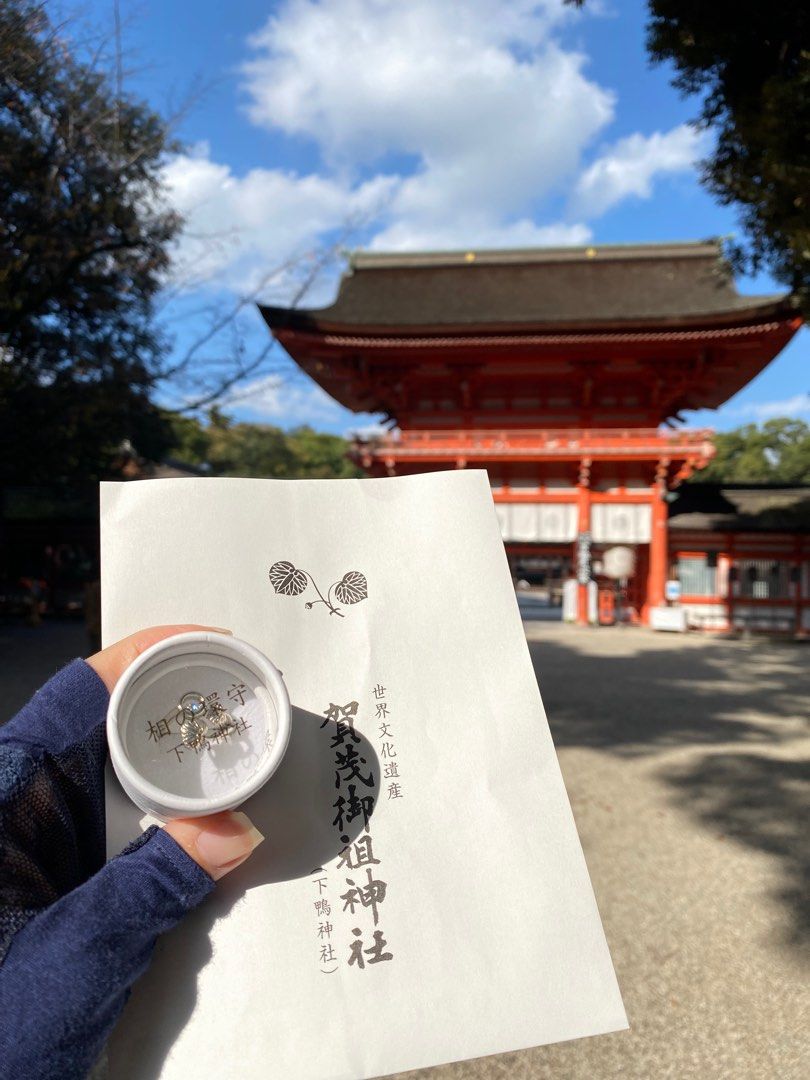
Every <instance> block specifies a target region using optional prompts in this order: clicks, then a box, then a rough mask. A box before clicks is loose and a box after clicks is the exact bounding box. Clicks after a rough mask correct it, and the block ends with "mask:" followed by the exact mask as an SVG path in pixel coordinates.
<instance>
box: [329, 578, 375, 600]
mask: <svg viewBox="0 0 810 1080" xmlns="http://www.w3.org/2000/svg"><path fill="white" fill-rule="evenodd" d="M335 596H336V597H337V599H338V600H339V601H340V603H341V604H357V603H358V602H359V601H360V600H365V599H366V598H367V596H368V582H367V581H366V576H365V574H361V573H360V571H359V570H349V572H348V573H347V574H344V575H343V577H342V578H341V579H340V581H339V582H338V583H337V585H336V586H335Z"/></svg>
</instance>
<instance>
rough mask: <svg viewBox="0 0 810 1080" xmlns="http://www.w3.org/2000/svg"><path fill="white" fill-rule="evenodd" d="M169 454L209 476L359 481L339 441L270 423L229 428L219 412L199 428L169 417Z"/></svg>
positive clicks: (195, 423)
mask: <svg viewBox="0 0 810 1080" xmlns="http://www.w3.org/2000/svg"><path fill="white" fill-rule="evenodd" d="M170 423H171V426H172V429H173V433H174V437H173V450H172V453H173V454H175V455H176V456H177V457H178V458H180V459H182V460H183V461H185V462H187V463H188V464H190V465H206V466H208V468H209V469H210V470H211V473H212V475H214V476H266V477H281V478H283V479H302V478H309V479H334V478H338V477H351V476H362V475H363V473H362V471H361V470H360V469H358V468H357V467H356V466H354V465H352V463H351V462H350V461H349V460H348V459H347V457H346V451H347V449H348V447H347V443H346V440H345V439H342V438H341V437H340V436H338V435H326V434H322V433H320V432H316V431H313V430H312V428H310V427H298V428H293V430H292V431H283V430H282V429H281V428H278V427H273V426H272V425H270V424H249V423H235V422H234V421H233V420H231V419H230V418H229V417H227V416H225V415H224V413H222V412H221V411H220V410H219V409H217V408H214V409H212V410H211V411H210V412H209V414H208V424H207V425H203V424H201V423H200V422H199V421H198V420H196V419H194V418H192V417H184V416H171V417H170Z"/></svg>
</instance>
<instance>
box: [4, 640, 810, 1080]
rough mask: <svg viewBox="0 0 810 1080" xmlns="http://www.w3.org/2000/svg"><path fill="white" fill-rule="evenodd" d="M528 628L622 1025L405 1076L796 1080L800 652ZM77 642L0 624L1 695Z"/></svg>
mask: <svg viewBox="0 0 810 1080" xmlns="http://www.w3.org/2000/svg"><path fill="white" fill-rule="evenodd" d="M526 632H527V636H528V638H529V646H530V650H531V654H532V659H533V661H534V664H535V669H536V671H537V673H538V678H539V681H540V687H541V690H542V692H543V698H544V701H545V704H546V710H547V712H548V715H549V719H550V722H551V728H552V732H553V734H554V738H555V741H556V744H557V747H558V750H559V754H560V760H561V763H562V768H563V773H564V774H565V779H566V783H567V785H568V791H569V795H570V797H571V802H572V805H573V808H574V813H575V815H576V819H577V824H578V826H579V831H580V836H581V838H582V843H583V846H584V848H585V855H586V857H587V860H588V865H589V867H590V871H591V876H592V878H593V883H594V888H595V890H596V896H597V899H598V901H599V905H600V908H601V911H602V916H603V919H604V923H605V930H606V932H607V936H608V941H609V943H610V947H611V950H612V953H613V958H614V962H615V964H616V970H617V973H618V977H619V983H620V985H621V987H622V990H623V993H624V997H625V1004H626V1006H627V1011H628V1014H629V1016H630V1022H631V1024H632V1030H631V1031H630V1032H626V1033H620V1034H617V1035H609V1036H603V1037H601V1038H597V1039H585V1040H579V1041H577V1042H573V1043H566V1044H562V1045H558V1046H553V1047H546V1048H541V1049H537V1050H529V1051H524V1052H520V1053H517V1054H507V1055H502V1056H499V1057H493V1058H484V1059H481V1060H479V1061H477V1062H462V1063H460V1064H458V1065H450V1066H444V1067H442V1068H439V1069H427V1070H421V1071H417V1072H414V1073H408V1074H407V1076H408V1078H410V1080H423V1078H424V1080H428V1078H429V1080H462V1078H464V1080H493V1078H495V1077H509V1078H510V1080H528V1078H532V1080H546V1078H548V1080H552V1078H553V1080H614V1078H616V1080H618V1078H621V1080H659V1078H672V1080H692V1078H696V1080H721V1078H722V1080H725V1078H728V1080H775V1078H778V1080H799V1078H800V1077H801V1078H802V1080H804V1078H806V1077H807V1076H810V1042H809V1040H810V989H809V987H810V979H809V978H808V976H809V975H810V908H809V907H808V901H807V898H808V893H809V892H810V890H809V889H808V884H809V882H808V878H809V877H810V843H809V841H808V837H810V828H808V823H809V822H810V813H808V810H810V806H808V777H809V775H810V720H809V719H808V715H809V714H810V647H807V646H797V645H789V644H778V643H767V642H766V643H763V642H759V641H757V642H726V641H718V640H711V639H704V638H700V637H684V638H682V637H674V636H673V637H670V636H663V635H653V634H650V633H648V632H646V631H641V630H630V629H628V630H577V629H575V628H571V627H567V626H562V625H559V624H557V625H554V624H551V623H544V622H527V623H526ZM83 651H84V639H83V631H82V627H81V625H79V624H69V623H65V624H50V625H48V624H46V625H45V626H43V627H41V628H39V629H28V628H16V629H14V630H13V631H12V630H10V629H9V628H8V627H2V626H0V694H2V699H3V701H4V704H5V705H6V706H8V704H9V702H11V703H13V704H14V705H15V706H16V705H19V704H21V703H22V701H24V700H25V697H26V696H27V695H28V693H29V692H30V690H31V689H32V688H33V687H34V686H36V685H37V684H38V683H39V682H41V681H42V680H43V679H44V678H46V677H47V675H48V674H49V673H50V672H51V671H53V670H54V668H55V667H57V666H58V665H59V664H60V663H62V662H63V661H64V660H66V659H69V658H70V657H71V656H74V655H76V654H77V653H81V652H83ZM4 711H9V712H10V711H11V710H10V709H7V710H4Z"/></svg>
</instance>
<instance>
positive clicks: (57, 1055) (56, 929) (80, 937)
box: [0, 661, 214, 1080]
mask: <svg viewBox="0 0 810 1080" xmlns="http://www.w3.org/2000/svg"><path fill="white" fill-rule="evenodd" d="M107 700H108V695H107V690H106V688H105V687H104V684H103V683H102V682H101V680H100V679H99V678H98V676H97V675H96V673H95V672H94V671H93V670H92V668H90V667H89V666H88V665H87V664H85V663H84V662H83V661H74V662H73V663H72V664H69V665H68V666H67V667H66V668H64V669H63V670H62V671H61V672H59V673H58V674H57V675H56V676H54V678H53V679H51V680H50V681H49V682H48V683H46V685H45V686H44V687H43V688H42V689H41V690H40V691H38V693H37V694H35V695H34V697H33V698H32V700H31V701H30V702H29V704H28V705H26V706H25V708H24V709H22V711H21V712H20V713H19V714H18V715H17V716H16V717H15V718H14V719H13V720H12V721H10V722H9V723H8V724H7V725H5V727H2V728H0V961H1V962H0V1075H2V1076H3V1077H5V1076H9V1077H14V1078H15V1080H51V1078H53V1080H56V1078H57V1077H58V1078H59V1080H73V1078H76V1080H80V1078H83V1077H84V1076H86V1074H87V1072H88V1071H89V1069H90V1068H91V1067H92V1065H93V1064H94V1062H95V1060H96V1058H97V1057H98V1055H99V1053H100V1052H101V1049H102V1047H103V1044H104V1041H105V1039H106V1037H107V1035H108V1034H109V1032H110V1030H111V1029H112V1026H113V1024H114V1023H115V1020H116V1018H117V1017H118V1015H119V1014H120V1012H121V1009H122V1008H123V1006H124V1003H125V1001H126V998H127V995H128V993H129V989H130V987H131V986H132V984H133V982H134V981H135V980H136V979H137V978H138V977H139V975H141V974H142V972H143V971H144V970H145V969H146V967H147V965H148V963H149V958H150V956H151V953H152V949H153V946H154V943H155V940H156V939H157V937H158V935H160V934H161V933H164V932H165V931H166V930H168V929H170V928H171V927H172V926H174V925H175V924H176V923H177V922H178V921H179V920H180V919H181V918H182V916H183V915H184V914H185V913H186V912H187V911H189V910H190V909H191V908H193V907H195V906H196V905H197V904H199V903H200V901H201V900H202V899H203V898H204V897H205V896H207V895H208V893H209V892H210V891H211V890H212V889H213V887H214V883H213V881H212V879H211V878H210V877H209V875H208V874H206V873H205V871H204V870H202V869H201V867H199V866H198V865H197V863H196V862H194V860H193V859H191V858H190V857H189V856H188V855H187V854H186V853H185V852H184V851H183V850H182V848H180V847H179V845H178V844H176V843H175V841H174V840H173V839H172V838H171V837H170V836H169V835H168V834H167V833H164V832H163V831H161V830H159V829H155V828H152V829H149V830H147V832H146V833H144V834H143V836H141V837H140V838H139V839H138V840H137V841H136V842H135V843H134V844H132V845H131V846H130V847H129V848H127V850H126V851H125V852H122V853H121V854H120V855H119V856H117V857H116V858H114V859H112V860H111V861H110V862H109V863H107V864H106V865H104V760H105V753H106V745H105V738H104V716H105V712H106V708H107Z"/></svg>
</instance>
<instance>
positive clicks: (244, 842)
mask: <svg viewBox="0 0 810 1080" xmlns="http://www.w3.org/2000/svg"><path fill="white" fill-rule="evenodd" d="M262 840H264V837H263V836H262V834H261V833H260V832H259V830H258V829H257V828H256V826H255V825H254V824H253V822H252V821H251V820H250V818H249V817H248V816H247V814H243V813H241V812H238V811H236V812H235V811H230V812H229V813H226V814H219V815H217V816H216V818H211V819H209V821H208V822H206V824H205V826H204V828H202V829H201V830H200V832H199V833H198V834H197V838H196V840H195V846H196V848H197V851H198V853H199V856H200V862H201V863H202V864H203V865H204V866H205V868H206V870H207V871H208V873H209V874H210V875H211V877H212V878H213V879H214V881H218V880H219V879H220V878H221V877H224V876H225V875H226V874H227V873H229V872H230V871H231V870H234V869H235V868H236V867H237V866H239V865H240V864H241V863H243V862H244V861H245V859H246V858H247V857H248V855H250V853H251V852H252V851H253V850H254V849H255V848H257V847H258V846H259V844H260V843H261V842H262Z"/></svg>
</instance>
